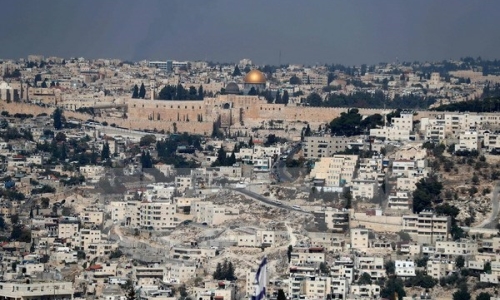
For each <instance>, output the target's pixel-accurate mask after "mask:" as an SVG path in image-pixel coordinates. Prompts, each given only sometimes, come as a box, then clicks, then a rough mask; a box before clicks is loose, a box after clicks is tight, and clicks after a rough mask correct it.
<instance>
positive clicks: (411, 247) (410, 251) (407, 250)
mask: <svg viewBox="0 0 500 300" xmlns="http://www.w3.org/2000/svg"><path fill="white" fill-rule="evenodd" d="M399 251H400V252H401V253H403V254H405V255H410V256H418V255H420V253H421V252H422V246H421V245H420V244H418V243H406V244H401V247H400V249H399Z"/></svg>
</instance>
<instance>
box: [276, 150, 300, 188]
mask: <svg viewBox="0 0 500 300" xmlns="http://www.w3.org/2000/svg"><path fill="white" fill-rule="evenodd" d="M299 150H300V146H299V145H296V146H294V147H293V148H292V151H290V154H288V156H287V157H286V159H291V158H293V156H294V155H295V153H297V152H298V151H299ZM275 165H276V172H277V174H278V178H279V181H280V182H291V181H294V180H295V178H293V177H292V176H291V175H290V173H289V172H288V171H287V169H286V161H285V160H281V159H280V160H278V161H277V162H276V163H275Z"/></svg>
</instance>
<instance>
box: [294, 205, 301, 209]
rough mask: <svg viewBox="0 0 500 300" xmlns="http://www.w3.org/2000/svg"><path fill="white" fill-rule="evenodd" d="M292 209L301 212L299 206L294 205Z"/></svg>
mask: <svg viewBox="0 0 500 300" xmlns="http://www.w3.org/2000/svg"><path fill="white" fill-rule="evenodd" d="M292 208H293V209H296V210H301V208H300V206H298V205H293V206H292Z"/></svg>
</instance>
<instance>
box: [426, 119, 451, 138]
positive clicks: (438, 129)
mask: <svg viewBox="0 0 500 300" xmlns="http://www.w3.org/2000/svg"><path fill="white" fill-rule="evenodd" d="M420 132H421V133H422V134H423V135H424V136H425V139H426V140H427V141H433V142H440V141H443V140H444V139H445V137H446V124H445V120H444V118H437V119H429V118H422V119H421V120H420Z"/></svg>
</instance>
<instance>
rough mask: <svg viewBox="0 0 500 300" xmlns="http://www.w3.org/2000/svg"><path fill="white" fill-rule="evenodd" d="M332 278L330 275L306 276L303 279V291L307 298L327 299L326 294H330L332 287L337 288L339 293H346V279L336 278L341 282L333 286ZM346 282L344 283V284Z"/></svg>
mask: <svg viewBox="0 0 500 300" xmlns="http://www.w3.org/2000/svg"><path fill="white" fill-rule="evenodd" d="M332 281H333V280H332V279H331V278H330V277H323V276H314V277H313V276H310V277H306V278H305V279H304V280H302V282H301V283H302V293H301V295H304V296H306V297H307V299H317V300H321V299H326V296H327V295H328V294H330V292H331V289H332V288H334V289H336V290H337V293H342V292H343V293H344V294H345V291H346V290H347V287H348V285H347V284H346V283H345V280H340V279H338V280H335V281H337V282H338V283H339V284H338V285H335V286H332V285H331V283H332ZM342 283H344V284H342Z"/></svg>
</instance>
